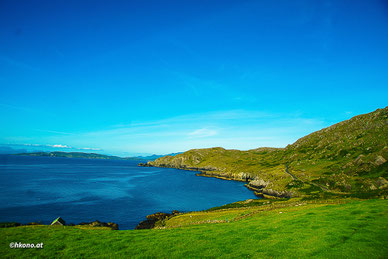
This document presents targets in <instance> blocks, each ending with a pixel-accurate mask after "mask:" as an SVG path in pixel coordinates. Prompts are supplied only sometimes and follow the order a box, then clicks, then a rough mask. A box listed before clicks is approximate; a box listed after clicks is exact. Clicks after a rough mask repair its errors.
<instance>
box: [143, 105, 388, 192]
mask: <svg viewBox="0 0 388 259" xmlns="http://www.w3.org/2000/svg"><path fill="white" fill-rule="evenodd" d="M387 160H388V107H386V108H384V109H378V110H376V111H374V112H372V113H368V114H363V115H359V116H356V117H353V118H352V119H350V120H347V121H343V122H340V123H337V124H335V125H333V126H331V127H328V128H325V129H322V130H320V131H317V132H314V133H312V134H310V135H308V136H305V137H303V138H301V139H299V140H297V141H296V142H295V143H294V144H292V145H289V146H287V147H286V148H284V149H271V148H259V149H254V150H249V151H239V150H225V149H223V148H210V149H194V150H189V151H187V152H185V153H183V154H179V155H176V156H174V157H172V156H166V157H163V158H159V159H157V160H155V161H154V162H149V165H152V166H162V167H175V168H181V169H194V170H195V169H198V170H201V171H203V172H205V173H206V174H209V175H215V176H219V177H225V178H230V179H240V180H245V179H247V178H249V180H254V179H256V180H257V181H256V182H253V181H252V182H251V184H252V185H254V184H256V185H260V186H261V187H264V188H262V190H263V191H264V192H267V193H268V194H270V193H271V192H275V193H276V192H277V193H289V194H291V195H292V196H303V195H313V196H314V195H315V194H316V193H317V192H320V191H322V190H326V189H327V190H329V191H332V192H335V193H344V194H346V193H350V194H360V195H367V194H368V195H376V196H378V195H384V194H385V195H386V190H387V187H388V181H387V180H386V178H387V177H388V163H387V162H386V161H387ZM286 165H288V166H289V168H288V172H290V173H292V174H293V175H294V176H295V177H296V178H297V179H295V178H294V177H292V176H291V175H290V174H288V173H286V170H285V168H286Z"/></svg>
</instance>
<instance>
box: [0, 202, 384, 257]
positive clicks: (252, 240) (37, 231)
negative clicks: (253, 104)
mask: <svg viewBox="0 0 388 259" xmlns="http://www.w3.org/2000/svg"><path fill="white" fill-rule="evenodd" d="M299 202H300V201H298V202H297V204H300V203H299ZM343 202H345V203H340V202H339V201H338V202H334V203H333V204H327V203H325V202H323V203H320V202H314V203H311V204H304V205H300V206H295V205H294V203H293V204H292V205H291V204H288V205H289V206H288V205H287V202H284V204H283V205H284V206H283V207H281V206H279V207H273V208H272V209H268V210H263V211H260V212H258V213H256V214H253V215H252V216H249V217H246V218H242V219H241V220H236V221H233V220H232V221H228V222H227V223H202V224H199V225H191V226H186V227H181V228H170V229H168V228H167V229H153V230H137V231H134V230H125V231H111V230H104V229H78V228H74V227H49V226H30V227H16V228H5V229H1V230H0V236H1V250H0V253H1V255H2V257H18V258H19V257H29V258H30V257H34V256H37V257H98V256H101V257H127V256H131V257H147V256H149V257H164V258H171V257H175V258H178V257H179V258H184V257H206V256H210V257H219V256H222V257H235V258H241V257H256V258H259V257H260V258H261V257H291V258H298V257H305V258H306V257H311V256H315V257H325V258H366V257H370V258H379V257H380V258H381V257H386V256H387V255H388V249H387V246H386V244H387V243H388V229H387V222H388V214H387V212H388V203H387V201H386V200H366V201H358V200H350V201H349V200H346V201H343ZM297 204H296V205H297ZM268 206H270V205H268ZM264 207H265V206H262V208H264ZM254 209H255V207H249V208H241V209H238V208H232V209H229V210H230V211H229V210H228V209H226V210H225V209H223V210H220V211H218V213H219V214H218V215H217V211H212V212H209V213H202V215H205V214H209V215H212V216H214V217H219V219H223V218H225V217H229V218H231V217H232V216H233V215H237V214H238V213H248V212H252V211H253V210H254ZM256 209H257V210H258V209H259V208H258V207H257V208H256ZM228 211H229V214H228ZM236 213H237V214H236ZM194 214H195V213H194ZM194 214H193V215H194ZM187 215H189V214H187ZM187 215H186V216H187ZM186 216H185V217H186ZM197 217H201V213H197ZM204 217H205V216H204ZM178 218H179V217H178ZM188 218H189V219H190V217H188ZM191 219H192V220H193V218H191ZM198 219H199V218H197V219H194V221H195V220H198ZM185 220H187V219H185ZM188 221H190V220H188ZM169 224H170V225H173V222H170V223H169ZM10 242H25V243H39V242H43V243H44V249H10V248H9V247H8V246H9V243H10Z"/></svg>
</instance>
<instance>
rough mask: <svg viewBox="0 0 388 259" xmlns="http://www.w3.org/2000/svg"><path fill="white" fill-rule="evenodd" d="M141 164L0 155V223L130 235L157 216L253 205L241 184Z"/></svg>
mask: <svg viewBox="0 0 388 259" xmlns="http://www.w3.org/2000/svg"><path fill="white" fill-rule="evenodd" d="M139 162H142V161H130V160H102V159H77V158H59V157H34V156H17V155H0V222H19V223H22V224H26V223H29V222H38V223H43V224H50V223H51V222H52V221H53V220H54V219H56V218H57V217H62V218H63V219H64V220H65V222H66V223H67V224H69V223H74V224H78V223H81V222H91V221H95V220H99V221H102V222H114V223H117V224H119V228H120V229H134V228H135V227H136V226H137V224H138V223H139V222H140V221H142V220H145V219H146V216H147V215H149V214H153V213H155V212H166V213H171V211H172V210H178V211H181V212H189V211H200V210H206V209H209V208H212V207H216V206H221V205H224V204H228V203H232V202H236V201H241V200H246V199H256V198H257V197H256V196H255V195H254V194H253V192H252V191H250V190H248V189H247V188H246V187H244V183H243V182H237V181H227V180H221V179H217V178H210V177H202V176H196V172H193V171H184V170H178V169H171V168H156V167H139V166H138V163H139Z"/></svg>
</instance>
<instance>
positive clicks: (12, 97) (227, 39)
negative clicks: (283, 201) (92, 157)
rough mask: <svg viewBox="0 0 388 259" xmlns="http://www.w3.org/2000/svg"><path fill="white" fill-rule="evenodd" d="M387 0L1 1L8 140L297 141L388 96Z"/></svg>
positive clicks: (42, 143) (23, 144) (19, 144)
mask: <svg viewBox="0 0 388 259" xmlns="http://www.w3.org/2000/svg"><path fill="white" fill-rule="evenodd" d="M387 25H388V4H387V2H386V1H380V0H371V1H354V0H353V1H341V0H335V1H334V0H333V1H310V0H306V1H288V0H287V1H269V0H268V1H241V0H236V1H225V0H224V1H200V0H196V1H18V0H12V1H7V0H1V1H0V121H1V127H0V144H1V145H3V146H11V147H14V148H29V149H33V150H62V151H74V150H83V151H85V150H93V151H94V152H100V153H107V154H115V155H122V156H126V155H135V154H152V153H158V154H165V153H170V152H178V151H185V150H188V149H191V148H204V147H213V146H222V147H225V148H236V149H242V150H246V149H251V148H256V147H260V146H274V147H284V146H286V145H287V144H290V143H292V142H294V141H295V140H296V139H298V138H300V137H302V136H304V135H306V134H309V133H311V132H313V131H315V130H319V129H321V128H323V127H327V126H330V125H331V124H333V123H336V122H339V121H342V120H345V119H349V118H351V117H352V116H354V115H358V114H361V113H367V112H371V111H373V110H375V109H377V108H382V107H385V106H387V100H388V98H387V97H388V77H387V75H388V64H387V63H388V47H387V46H388V30H387V27H388V26H387Z"/></svg>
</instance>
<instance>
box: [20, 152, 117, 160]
mask: <svg viewBox="0 0 388 259" xmlns="http://www.w3.org/2000/svg"><path fill="white" fill-rule="evenodd" d="M16 155H20V156H48V157H68V158H88V159H116V160H123V159H125V158H121V157H118V156H108V155H101V154H96V153H84V152H60V151H55V152H33V153H19V154H16Z"/></svg>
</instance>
